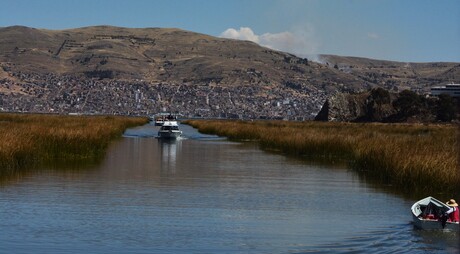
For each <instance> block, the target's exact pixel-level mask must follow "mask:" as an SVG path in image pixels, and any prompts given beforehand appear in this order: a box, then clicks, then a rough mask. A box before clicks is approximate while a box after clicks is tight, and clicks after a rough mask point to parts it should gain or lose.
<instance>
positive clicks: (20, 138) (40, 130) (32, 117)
mask: <svg viewBox="0 0 460 254" xmlns="http://www.w3.org/2000/svg"><path fill="white" fill-rule="evenodd" d="M147 122H148V119H146V118H128V117H116V116H60V115H38V114H0V140H1V141H0V175H2V174H8V172H13V171H15V170H18V169H22V168H25V167H30V166H36V165H40V164H42V163H47V162H52V161H56V160H59V161H82V160H88V159H94V158H96V157H97V156H100V155H102V154H103V153H104V151H105V150H106V148H107V146H108V145H109V143H110V141H111V140H113V139H114V138H117V137H120V136H121V135H122V134H123V132H124V130H125V129H126V128H128V127H133V126H137V125H141V124H145V123H147Z"/></svg>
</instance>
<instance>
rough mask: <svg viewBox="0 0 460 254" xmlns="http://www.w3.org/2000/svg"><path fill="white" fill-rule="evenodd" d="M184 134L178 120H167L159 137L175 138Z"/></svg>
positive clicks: (159, 132)
mask: <svg viewBox="0 0 460 254" xmlns="http://www.w3.org/2000/svg"><path fill="white" fill-rule="evenodd" d="M181 135H182V131H181V130H179V125H178V124H177V121H165V122H163V125H162V126H161V128H160V130H159V131H158V137H159V138H169V139H175V138H178V137H180V136H181Z"/></svg>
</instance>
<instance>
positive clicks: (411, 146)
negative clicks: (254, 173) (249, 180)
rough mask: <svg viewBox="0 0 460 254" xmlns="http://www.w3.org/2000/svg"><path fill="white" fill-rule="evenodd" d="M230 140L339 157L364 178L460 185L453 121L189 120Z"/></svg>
mask: <svg viewBox="0 0 460 254" xmlns="http://www.w3.org/2000/svg"><path fill="white" fill-rule="evenodd" d="M186 123H187V124H190V125H192V126H194V127H196V128H198V130H199V131H201V132H204V133H210V134H217V135H221V136H227V137H228V138H229V139H231V140H255V141H258V142H259V144H260V145H261V147H262V148H264V149H275V150H279V151H281V152H283V153H286V154H290V155H296V156H302V157H312V158H318V157H321V158H339V159H344V160H347V161H349V162H350V164H351V166H352V167H353V168H354V169H356V170H357V171H359V172H360V173H361V174H363V175H365V176H371V177H373V178H374V179H379V181H380V182H385V183H391V184H392V185H393V186H395V187H398V188H404V189H406V190H414V191H423V190H435V189H437V190H440V189H441V190H443V191H447V192H453V191H456V190H458V186H459V185H460V174H459V173H458V161H457V156H458V154H459V144H458V140H457V127H456V126H454V125H421V124H376V123H368V124H361V123H324V122H285V121H254V122H252V121H251V122H248V121H216V120H212V121H211V120H208V121H204V120H190V121H187V122H186Z"/></svg>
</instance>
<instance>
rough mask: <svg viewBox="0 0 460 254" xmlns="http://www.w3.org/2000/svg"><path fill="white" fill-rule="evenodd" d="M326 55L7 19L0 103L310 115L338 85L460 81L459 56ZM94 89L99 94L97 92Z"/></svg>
mask: <svg viewBox="0 0 460 254" xmlns="http://www.w3.org/2000/svg"><path fill="white" fill-rule="evenodd" d="M321 58H322V59H323V63H316V62H312V61H309V60H307V59H304V58H299V57H296V56H294V55H291V54H288V53H284V52H279V51H275V50H271V49H268V48H264V47H261V46H259V45H257V44H255V43H253V42H249V41H239V40H230V39H223V38H217V37H212V36H208V35H204V34H199V33H194V32H189V31H184V30H181V29H175V28H142V29H137V28H122V27H112V26H94V27H84V28H77V29H68V30H45V29H35V28H29V27H22V26H13V27H5V28H0V67H1V68H0V81H2V80H3V81H2V82H0V95H2V94H3V95H14V96H9V97H5V96H3V97H2V96H0V108H3V111H17V110H22V111H52V112H56V111H55V110H59V112H74V111H79V112H82V113H85V112H88V111H89V112H99V113H107V112H112V111H110V110H111V109H113V108H114V107H116V108H117V110H113V112H117V113H130V114H131V113H136V112H137V113H142V112H148V111H149V110H151V111H160V110H163V109H165V108H166V109H168V108H169V109H171V108H173V107H175V108H176V109H177V110H178V111H181V112H182V111H189V112H190V115H191V116H193V115H194V114H197V113H196V112H198V111H200V113H199V115H203V114H204V113H202V112H206V114H205V115H206V116H209V117H216V116H226V115H228V114H231V115H239V116H241V115H243V116H251V117H269V118H270V117H271V118H273V117H283V118H286V117H287V118H296V117H298V116H300V117H301V118H304V117H307V118H308V117H311V116H312V115H314V114H316V113H317V112H318V111H319V107H320V106H321V105H322V103H323V102H324V101H325V98H326V96H327V95H329V94H331V93H336V92H339V91H340V92H358V91H366V90H368V89H370V88H373V87H384V88H386V89H390V90H396V91H399V90H403V89H413V90H419V91H422V92H423V91H427V90H428V87H429V86H430V85H437V84H443V83H447V82H452V81H456V82H459V81H460V64H459V63H398V62H390V61H380V60H373V59H365V58H356V57H339V56H331V55H322V56H321ZM92 80H100V81H99V82H96V83H94V82H92ZM114 82H115V83H114ZM136 82H137V83H136ZM139 82H142V83H139ZM165 85H166V86H165ZM123 86H125V87H126V88H124V87H123ZM88 89H92V91H93V92H91V93H90V92H87V91H86V90H88ZM133 89H136V91H137V93H138V94H134V92H133ZM109 91H110V92H109ZM96 93H97V94H99V96H98V98H91V95H93V94H96ZM141 95H142V96H141ZM113 96H116V97H117V98H119V100H120V101H115V100H114V99H113ZM2 98H3V99H2ZM134 98H138V99H136V100H135V101H136V102H133V100H134ZM139 98H144V99H143V100H140V99H139ZM147 98H148V99H147ZM224 98H225V99H224ZM11 105H13V106H11ZM101 108H104V110H102V111H101V110H100V109H101ZM262 111H263V112H262Z"/></svg>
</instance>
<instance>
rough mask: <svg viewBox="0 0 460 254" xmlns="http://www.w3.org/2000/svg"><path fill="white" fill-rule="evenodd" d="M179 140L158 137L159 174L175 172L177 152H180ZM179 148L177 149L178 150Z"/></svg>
mask: <svg viewBox="0 0 460 254" xmlns="http://www.w3.org/2000/svg"><path fill="white" fill-rule="evenodd" d="M181 143H182V142H181V140H175V139H159V140H158V145H159V146H160V149H159V150H160V156H161V167H160V168H161V174H162V175H165V176H168V175H174V174H175V173H176V159H177V154H178V153H180V147H181ZM178 150H179V151H178Z"/></svg>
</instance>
